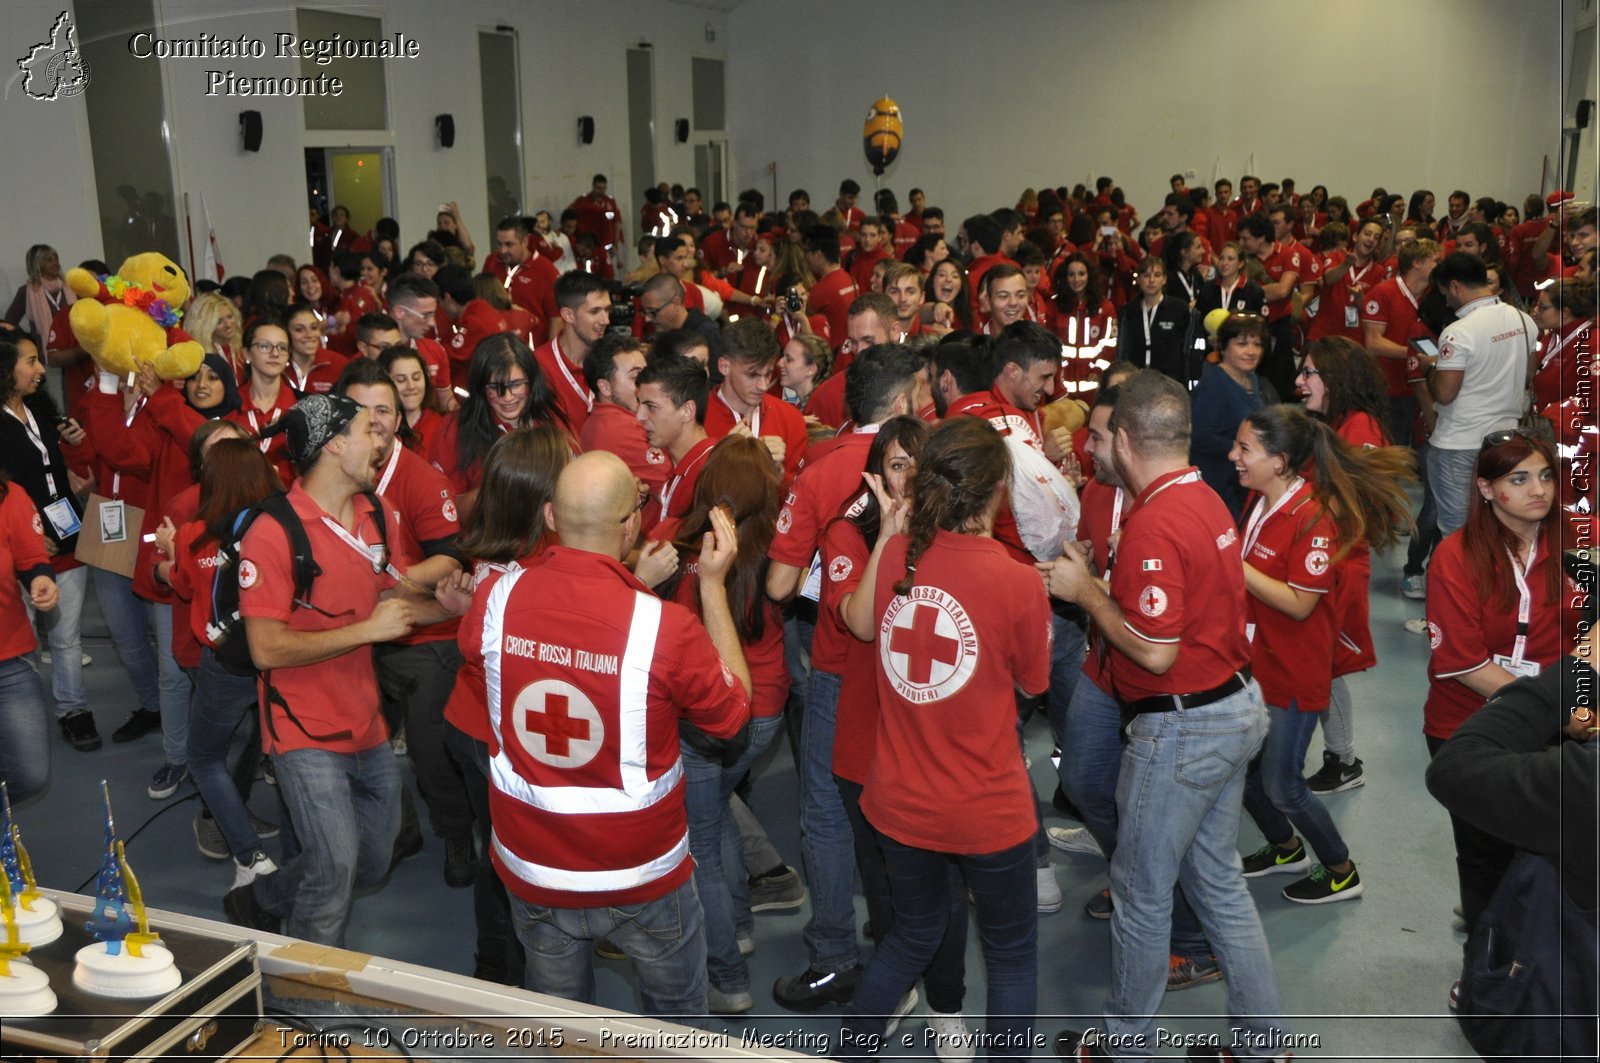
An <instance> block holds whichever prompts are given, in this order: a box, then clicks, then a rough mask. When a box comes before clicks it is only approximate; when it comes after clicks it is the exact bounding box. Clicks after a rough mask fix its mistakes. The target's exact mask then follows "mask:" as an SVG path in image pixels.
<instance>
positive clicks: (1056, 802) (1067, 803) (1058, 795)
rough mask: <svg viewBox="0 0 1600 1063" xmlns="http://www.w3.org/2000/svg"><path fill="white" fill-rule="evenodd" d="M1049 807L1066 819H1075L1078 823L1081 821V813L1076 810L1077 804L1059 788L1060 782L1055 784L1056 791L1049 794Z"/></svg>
mask: <svg viewBox="0 0 1600 1063" xmlns="http://www.w3.org/2000/svg"><path fill="white" fill-rule="evenodd" d="M1050 807H1051V808H1053V809H1055V810H1056V811H1057V812H1059V813H1061V814H1062V815H1063V816H1066V817H1067V818H1068V819H1075V820H1077V821H1078V822H1079V823H1082V822H1083V813H1082V812H1079V811H1078V806H1077V805H1075V804H1073V803H1072V799H1071V798H1070V797H1068V796H1067V792H1066V791H1065V790H1063V789H1061V784H1060V783H1057V784H1056V792H1055V793H1054V794H1052V795H1051V796H1050Z"/></svg>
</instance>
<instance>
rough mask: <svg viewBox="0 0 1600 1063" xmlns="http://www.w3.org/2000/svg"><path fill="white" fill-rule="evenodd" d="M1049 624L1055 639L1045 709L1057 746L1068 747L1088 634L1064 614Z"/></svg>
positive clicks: (1051, 735) (1051, 647) (1051, 654)
mask: <svg viewBox="0 0 1600 1063" xmlns="http://www.w3.org/2000/svg"><path fill="white" fill-rule="evenodd" d="M1050 626H1051V628H1052V629H1053V630H1054V632H1055V639H1054V641H1052V642H1051V644H1050V689H1049V691H1048V692H1046V694H1045V702H1044V704H1045V712H1046V714H1047V715H1048V716H1049V719H1050V739H1051V741H1052V742H1054V743H1055V747H1056V748H1057V749H1065V748H1066V744H1065V742H1066V735H1067V708H1068V706H1070V705H1071V704H1072V693H1073V691H1074V690H1076V689H1077V686H1078V677H1079V676H1081V675H1082V674H1083V652H1084V646H1085V645H1086V644H1087V643H1088V640H1089V636H1088V634H1087V633H1085V631H1084V630H1083V628H1081V627H1079V626H1078V625H1077V624H1074V623H1073V622H1072V621H1070V620H1068V619H1066V618H1065V617H1061V616H1053V617H1051V619H1050Z"/></svg>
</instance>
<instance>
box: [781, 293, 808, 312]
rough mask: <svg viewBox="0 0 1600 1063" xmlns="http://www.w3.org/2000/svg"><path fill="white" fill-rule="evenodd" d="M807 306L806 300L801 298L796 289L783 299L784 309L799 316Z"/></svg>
mask: <svg viewBox="0 0 1600 1063" xmlns="http://www.w3.org/2000/svg"><path fill="white" fill-rule="evenodd" d="M805 305H806V304H805V300H803V299H801V298H800V292H799V291H798V290H796V289H794V288H790V289H789V291H788V292H787V293H786V294H785V295H784V297H783V306H784V309H785V310H788V311H789V313H791V314H798V313H799V312H800V311H801V310H802V309H803V308H804V307H805Z"/></svg>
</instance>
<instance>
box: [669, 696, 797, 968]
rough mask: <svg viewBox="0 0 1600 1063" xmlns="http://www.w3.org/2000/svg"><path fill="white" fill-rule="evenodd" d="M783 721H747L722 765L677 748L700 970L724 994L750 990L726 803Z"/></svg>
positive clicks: (740, 860)
mask: <svg viewBox="0 0 1600 1063" xmlns="http://www.w3.org/2000/svg"><path fill="white" fill-rule="evenodd" d="M782 723H783V717H781V716H758V717H751V719H750V744H749V745H748V746H747V747H746V748H745V751H744V752H743V753H742V754H740V756H739V759H738V760H737V761H735V762H734V763H733V764H732V765H730V766H728V767H723V766H722V763H721V761H716V760H712V759H710V758H709V757H707V756H705V755H704V754H702V753H699V752H697V751H695V750H694V749H691V748H690V747H689V746H688V745H684V746H683V748H682V750H681V754H680V755H681V756H682V758H683V776H684V794H683V801H684V806H685V808H686V810H687V812H688V815H689V852H690V853H692V854H693V855H694V878H695V887H696V890H697V892H698V893H699V894H700V905H701V908H702V909H703V910H704V912H705V936H706V967H707V970H709V971H710V973H711V984H712V985H714V986H716V987H717V988H718V989H720V990H722V991H723V992H725V993H745V992H749V990H750V968H749V967H747V966H746V965H745V962H744V957H743V956H741V955H739V942H738V939H737V938H736V937H735V933H734V932H735V929H736V928H737V926H738V923H739V921H740V913H744V915H745V916H746V917H748V914H749V909H750V878H749V876H748V875H746V874H745V868H744V857H743V856H742V855H741V854H740V847H739V828H738V826H737V825H736V824H735V823H734V821H733V809H732V808H731V807H730V806H729V804H728V799H729V798H730V797H732V796H733V788H734V787H735V786H737V785H738V784H739V780H740V779H741V778H743V777H744V773H745V772H746V771H749V770H750V765H751V763H752V762H754V761H755V759H756V758H757V757H759V756H760V755H761V754H762V753H764V752H765V751H766V748H767V746H768V745H770V744H771V743H772V739H773V737H774V736H776V735H777V733H778V728H779V726H781V725H782Z"/></svg>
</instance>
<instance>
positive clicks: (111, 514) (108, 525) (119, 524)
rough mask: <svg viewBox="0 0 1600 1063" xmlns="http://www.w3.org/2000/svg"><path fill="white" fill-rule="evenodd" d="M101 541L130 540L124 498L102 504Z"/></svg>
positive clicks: (118, 541) (121, 541)
mask: <svg viewBox="0 0 1600 1063" xmlns="http://www.w3.org/2000/svg"><path fill="white" fill-rule="evenodd" d="M100 541H101V542H102V543H123V542H127V541H128V515H127V510H126V504H125V503H124V502H123V501H122V499H120V498H118V499H114V500H112V501H110V502H102V503H101V504H100Z"/></svg>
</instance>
